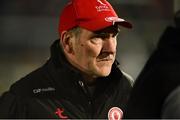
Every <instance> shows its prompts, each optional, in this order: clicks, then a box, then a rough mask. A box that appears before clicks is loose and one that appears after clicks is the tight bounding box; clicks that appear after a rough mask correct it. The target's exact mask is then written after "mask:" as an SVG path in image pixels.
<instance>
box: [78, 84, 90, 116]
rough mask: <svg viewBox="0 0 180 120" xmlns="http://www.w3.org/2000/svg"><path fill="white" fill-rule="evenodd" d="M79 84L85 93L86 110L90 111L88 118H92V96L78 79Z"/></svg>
mask: <svg viewBox="0 0 180 120" xmlns="http://www.w3.org/2000/svg"><path fill="white" fill-rule="evenodd" d="M78 82H79V85H80V86H81V88H82V90H83V93H84V94H85V95H86V97H87V99H88V111H89V112H90V113H91V115H90V116H88V117H90V118H93V107H92V97H91V95H90V93H89V91H88V89H87V86H86V85H85V84H84V83H83V81H78Z"/></svg>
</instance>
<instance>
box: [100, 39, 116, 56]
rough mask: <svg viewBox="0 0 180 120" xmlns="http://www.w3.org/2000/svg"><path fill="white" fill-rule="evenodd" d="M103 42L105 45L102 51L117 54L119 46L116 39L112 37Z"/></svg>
mask: <svg viewBox="0 0 180 120" xmlns="http://www.w3.org/2000/svg"><path fill="white" fill-rule="evenodd" d="M103 42H104V43H103V49H102V51H104V52H109V53H113V54H114V53H116V46H117V40H116V37H113V36H110V37H108V38H106V39H105V40H104V41H103Z"/></svg>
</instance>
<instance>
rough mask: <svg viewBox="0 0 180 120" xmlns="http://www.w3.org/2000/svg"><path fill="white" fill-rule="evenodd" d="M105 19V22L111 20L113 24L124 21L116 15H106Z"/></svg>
mask: <svg viewBox="0 0 180 120" xmlns="http://www.w3.org/2000/svg"><path fill="white" fill-rule="evenodd" d="M105 21H107V22H113V25H114V23H115V22H123V21H125V20H124V19H122V18H118V17H106V18H105Z"/></svg>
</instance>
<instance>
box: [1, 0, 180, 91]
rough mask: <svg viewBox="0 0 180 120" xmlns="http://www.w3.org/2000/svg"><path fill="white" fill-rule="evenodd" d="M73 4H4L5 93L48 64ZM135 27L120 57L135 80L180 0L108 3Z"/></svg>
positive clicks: (46, 0) (30, 0) (50, 0)
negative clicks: (61, 16)
mask: <svg viewBox="0 0 180 120" xmlns="http://www.w3.org/2000/svg"><path fill="white" fill-rule="evenodd" d="M67 2H68V0H1V4H0V94H1V93H2V92H4V91H6V90H8V88H9V86H10V85H11V84H12V83H14V82H15V81H16V80H18V79H20V78H22V77H23V76H25V75H26V74H28V73H29V72H31V71H33V70H35V69H36V68H38V67H40V66H41V65H43V64H44V63H45V62H46V60H47V59H48V58H49V56H50V52H49V47H50V45H51V44H52V43H53V41H54V40H56V39H58V31H57V28H58V16H59V13H60V11H61V10H62V8H63V6H64V5H65V4H66V3H67ZM109 2H110V3H111V4H112V6H113V7H114V8H115V10H116V11H117V13H118V15H119V16H121V17H123V18H125V19H127V20H129V21H130V22H132V24H133V29H132V30H127V29H123V30H122V32H121V33H120V35H119V37H118V47H117V50H118V51H117V52H118V54H117V59H118V60H119V61H120V64H121V68H122V69H123V70H124V71H125V72H127V73H129V74H130V75H131V76H132V77H133V78H134V79H136V77H137V76H138V74H139V72H140V71H141V69H142V68H143V66H144V64H145V62H146V61H147V59H148V57H149V55H150V54H151V53H152V51H153V50H154V49H155V48H156V44H157V42H158V40H159V37H160V36H161V34H162V33H163V31H164V29H165V28H166V27H167V26H168V25H173V15H174V13H175V12H176V11H177V10H178V9H179V8H180V0H109Z"/></svg>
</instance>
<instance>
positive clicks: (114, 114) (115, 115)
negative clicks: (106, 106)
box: [108, 107, 123, 120]
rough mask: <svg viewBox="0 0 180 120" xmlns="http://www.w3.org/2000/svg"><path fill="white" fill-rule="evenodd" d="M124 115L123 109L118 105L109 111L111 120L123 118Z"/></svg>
mask: <svg viewBox="0 0 180 120" xmlns="http://www.w3.org/2000/svg"><path fill="white" fill-rule="evenodd" d="M122 117H123V111H122V110H121V109H120V108H118V107H112V108H111V109H110V110H109V112H108V119H109V120H121V119H122Z"/></svg>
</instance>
